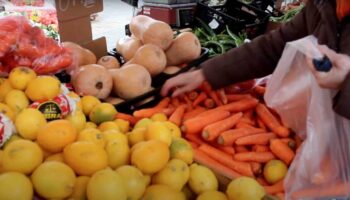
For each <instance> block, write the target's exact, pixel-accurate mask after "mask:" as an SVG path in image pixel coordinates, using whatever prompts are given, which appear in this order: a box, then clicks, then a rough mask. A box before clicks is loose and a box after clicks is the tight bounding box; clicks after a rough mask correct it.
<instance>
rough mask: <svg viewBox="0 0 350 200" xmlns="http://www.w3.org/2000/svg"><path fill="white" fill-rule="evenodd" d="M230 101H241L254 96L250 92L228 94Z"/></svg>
mask: <svg viewBox="0 0 350 200" xmlns="http://www.w3.org/2000/svg"><path fill="white" fill-rule="evenodd" d="M226 98H227V101H228V102H233V101H240V100H242V99H247V98H253V97H252V95H250V94H227V95H226Z"/></svg>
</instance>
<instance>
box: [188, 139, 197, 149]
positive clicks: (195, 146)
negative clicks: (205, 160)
mask: <svg viewBox="0 0 350 200" xmlns="http://www.w3.org/2000/svg"><path fill="white" fill-rule="evenodd" d="M189 143H190V144H191V146H192V148H193V149H195V148H198V147H199V144H197V143H195V142H191V141H189Z"/></svg>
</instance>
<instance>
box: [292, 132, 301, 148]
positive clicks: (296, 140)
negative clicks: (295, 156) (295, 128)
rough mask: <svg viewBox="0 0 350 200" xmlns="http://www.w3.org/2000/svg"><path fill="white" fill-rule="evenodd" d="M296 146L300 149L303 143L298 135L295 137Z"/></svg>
mask: <svg viewBox="0 0 350 200" xmlns="http://www.w3.org/2000/svg"><path fill="white" fill-rule="evenodd" d="M294 140H295V145H296V148H299V147H300V145H301V143H302V142H303V141H302V139H301V138H300V137H299V136H298V134H295V135H294Z"/></svg>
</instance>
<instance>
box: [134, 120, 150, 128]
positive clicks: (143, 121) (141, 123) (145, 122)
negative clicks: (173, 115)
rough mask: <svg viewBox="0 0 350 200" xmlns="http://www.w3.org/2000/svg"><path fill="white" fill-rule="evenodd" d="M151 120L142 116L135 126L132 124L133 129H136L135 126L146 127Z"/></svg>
mask: <svg viewBox="0 0 350 200" xmlns="http://www.w3.org/2000/svg"><path fill="white" fill-rule="evenodd" d="M152 122H153V121H152V120H151V119H149V118H143V119H141V120H139V121H138V122H137V123H136V124H135V126H134V129H137V128H147V126H148V125H149V124H150V123H152Z"/></svg>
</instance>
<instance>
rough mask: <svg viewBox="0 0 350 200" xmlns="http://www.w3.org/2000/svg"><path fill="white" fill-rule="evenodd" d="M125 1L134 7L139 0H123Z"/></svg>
mask: <svg viewBox="0 0 350 200" xmlns="http://www.w3.org/2000/svg"><path fill="white" fill-rule="evenodd" d="M122 1H124V2H125V3H127V4H129V5H131V6H134V7H137V2H138V1H137V0H122Z"/></svg>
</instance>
